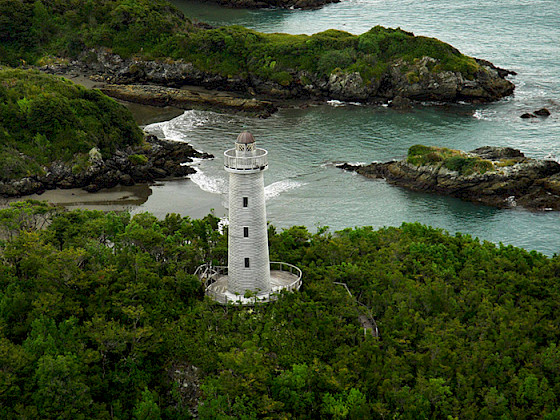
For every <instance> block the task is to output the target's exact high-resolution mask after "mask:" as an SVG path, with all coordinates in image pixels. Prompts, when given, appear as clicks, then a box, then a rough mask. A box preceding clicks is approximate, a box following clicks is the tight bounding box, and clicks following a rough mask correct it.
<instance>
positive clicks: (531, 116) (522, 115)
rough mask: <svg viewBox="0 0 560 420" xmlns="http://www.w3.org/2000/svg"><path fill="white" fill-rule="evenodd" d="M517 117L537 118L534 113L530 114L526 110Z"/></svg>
mask: <svg viewBox="0 0 560 420" xmlns="http://www.w3.org/2000/svg"><path fill="white" fill-rule="evenodd" d="M519 118H525V119H526V118H537V116H536V115H534V114H530V113H528V112H526V113H524V114H521V115H520V116H519Z"/></svg>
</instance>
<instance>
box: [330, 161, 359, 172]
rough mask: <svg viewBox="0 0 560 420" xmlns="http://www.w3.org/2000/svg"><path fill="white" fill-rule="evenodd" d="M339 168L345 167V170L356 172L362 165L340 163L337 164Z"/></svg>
mask: <svg viewBox="0 0 560 420" xmlns="http://www.w3.org/2000/svg"><path fill="white" fill-rule="evenodd" d="M335 166H336V167H337V168H340V169H344V170H345V171H350V172H354V171H357V170H358V168H360V165H351V164H350V163H340V164H337V165H335Z"/></svg>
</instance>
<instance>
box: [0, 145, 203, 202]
mask: <svg viewBox="0 0 560 420" xmlns="http://www.w3.org/2000/svg"><path fill="white" fill-rule="evenodd" d="M90 156H93V158H91V159H90V165H89V166H88V167H87V168H85V169H84V170H82V171H81V172H77V173H75V171H73V167H72V164H71V163H63V162H54V163H53V164H51V166H50V167H48V168H45V173H44V175H41V176H37V177H28V178H22V179H19V180H13V181H11V182H0V196H4V197H19V196H24V195H29V194H34V193H41V192H43V191H45V190H47V189H55V188H63V189H69V188H84V189H85V190H86V191H88V192H97V191H99V190H100V189H102V188H111V187H114V186H116V185H119V184H122V185H134V184H135V183H137V182H152V181H154V180H156V179H158V180H159V179H165V178H169V177H184V176H186V175H189V174H192V173H194V172H196V171H195V170H194V169H193V168H191V167H189V166H186V165H182V164H183V163H188V162H192V158H212V157H213V156H212V155H210V154H207V153H200V152H198V151H196V150H195V149H193V147H192V146H191V145H189V144H187V143H181V142H172V141H165V140H159V139H158V138H157V137H155V136H152V135H149V136H146V142H145V144H144V145H142V146H141V147H136V148H133V147H128V148H126V149H125V150H117V151H116V152H115V153H114V154H113V156H111V157H109V158H106V159H105V160H103V159H102V158H101V157H100V154H99V151H98V150H97V149H92V152H91V153H90Z"/></svg>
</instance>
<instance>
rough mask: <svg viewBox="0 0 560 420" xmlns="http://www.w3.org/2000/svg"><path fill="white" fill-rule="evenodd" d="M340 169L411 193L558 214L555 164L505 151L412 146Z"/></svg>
mask: <svg viewBox="0 0 560 420" xmlns="http://www.w3.org/2000/svg"><path fill="white" fill-rule="evenodd" d="M341 168H342V169H345V170H351V171H356V172H358V173H359V174H361V175H364V176H366V177H368V178H383V179H385V180H387V182H390V183H391V184H394V185H398V186H401V187H405V188H408V189H411V190H415V191H425V192H431V193H437V194H443V195H450V196H453V197H458V198H462V199H465V200H468V201H475V202H480V203H483V204H487V205H492V206H496V207H512V206H516V205H519V206H522V207H525V208H528V209H531V210H560V187H559V186H560V182H559V180H560V164H559V163H557V162H554V161H550V160H537V159H531V158H526V157H525V156H523V154H522V153H521V152H520V151H519V150H516V149H511V148H507V147H489V146H485V147H482V148H479V149H476V150H473V151H471V152H468V153H467V152H463V151H460V150H453V149H447V148H441V147H431V146H424V145H415V146H412V147H411V148H410V149H409V152H408V157H407V158H406V159H404V160H401V161H392V162H386V163H372V164H370V165H365V166H352V165H348V164H344V165H341Z"/></svg>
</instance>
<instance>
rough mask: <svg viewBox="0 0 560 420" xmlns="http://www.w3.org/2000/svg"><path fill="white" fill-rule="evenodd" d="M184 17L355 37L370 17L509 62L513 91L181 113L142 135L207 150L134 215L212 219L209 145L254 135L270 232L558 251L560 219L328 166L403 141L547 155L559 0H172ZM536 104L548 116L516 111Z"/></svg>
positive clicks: (397, 149)
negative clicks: (420, 229) (376, 231)
mask: <svg viewBox="0 0 560 420" xmlns="http://www.w3.org/2000/svg"><path fill="white" fill-rule="evenodd" d="M174 3H175V4H176V5H177V6H179V7H180V8H181V9H182V10H183V11H184V12H185V13H186V14H187V15H188V16H191V17H192V18H193V19H198V20H201V21H206V22H209V23H211V24H213V25H226V24H240V25H244V26H247V27H250V28H254V29H256V30H259V31H263V32H287V33H308V34H311V33H315V32H318V31H322V30H325V29H328V28H337V29H341V30H345V31H348V32H351V33H356V34H359V33H363V32H365V31H367V30H368V29H370V28H371V27H372V26H375V25H383V26H389V27H401V28H403V29H404V30H407V31H412V32H414V33H415V34H417V35H425V36H433V37H437V38H439V39H441V40H443V41H445V42H448V43H450V44H452V45H454V46H455V47H457V48H459V50H461V51H462V52H463V53H465V54H468V55H472V56H475V57H479V58H484V59H487V60H490V61H492V62H493V63H494V64H496V65H498V66H501V67H505V68H508V69H511V70H515V71H516V72H517V73H518V75H517V76H513V77H512V78H511V80H512V81H513V82H514V83H515V84H516V86H517V87H516V91H515V95H514V96H512V97H510V98H506V99H504V100H502V101H499V102H496V103H493V104H486V105H469V104H460V105H437V104H423V105H420V106H416V107H415V108H414V109H413V110H411V111H406V112H403V111H395V110H392V109H389V108H385V107H372V106H363V105H360V104H346V103H340V102H337V101H331V102H329V103H326V104H324V105H319V106H312V107H309V108H307V109H283V110H281V111H280V112H278V113H277V114H275V115H273V116H272V117H271V118H268V119H266V120H262V119H253V118H248V117H244V116H240V115H236V114H220V113H214V112H204V111H186V112H185V113H184V114H182V115H180V116H178V117H176V118H174V119H171V120H169V121H164V122H159V123H155V124H150V125H148V126H147V127H146V130H147V131H149V132H152V133H154V134H158V135H160V136H162V137H166V138H170V139H174V140H177V141H186V142H189V143H191V144H193V145H194V146H195V147H196V148H198V149H200V150H204V151H207V152H210V153H213V154H214V155H216V156H217V157H216V159H214V160H210V161H201V162H197V163H196V164H195V166H196V167H197V169H198V173H197V174H196V175H195V176H193V177H192V178H191V180H190V181H187V180H184V181H178V182H166V183H163V184H161V185H158V186H156V187H155V188H153V194H152V195H151V196H150V198H149V199H148V200H147V201H146V203H144V204H143V205H142V206H140V207H139V208H137V209H135V210H134V211H145V210H148V211H153V212H154V213H156V214H157V215H158V216H163V215H164V214H165V213H168V212H176V213H181V214H184V215H191V216H193V217H199V216H201V215H203V214H205V213H207V212H209V211H210V210H211V209H213V211H214V212H215V214H217V215H219V216H222V215H224V214H225V212H226V211H225V209H224V208H223V206H222V203H223V202H224V200H225V198H226V194H227V176H226V173H225V171H224V170H223V167H222V165H223V161H222V154H223V151H224V150H225V149H228V148H231V147H232V145H233V143H234V142H235V139H236V137H237V134H238V133H239V132H241V131H243V130H249V131H251V132H253V134H254V135H255V138H256V140H257V142H258V144H259V146H260V147H263V148H265V149H267V150H268V151H269V158H270V160H269V168H270V169H269V170H268V171H267V172H266V173H265V185H266V195H267V210H268V218H269V220H270V222H271V223H272V224H274V225H275V226H277V227H289V226H293V225H305V226H307V227H309V228H310V229H311V230H312V231H313V230H314V229H315V228H316V227H319V226H328V227H329V228H330V229H332V230H339V229H342V228H345V227H354V226H366V225H371V226H374V227H382V226H399V225H400V224H401V223H402V222H414V221H418V222H421V223H424V224H428V225H431V226H434V227H439V228H443V229H445V230H447V231H449V232H451V233H454V232H457V231H459V232H463V233H468V234H470V235H472V236H474V237H478V238H480V239H481V240H488V241H492V242H494V243H499V242H502V243H504V244H513V245H516V246H520V247H524V248H526V249H530V250H532V249H535V250H538V251H540V252H544V253H546V254H548V255H552V254H555V253H558V252H559V251H560V214H558V213H554V212H529V211H526V210H523V209H520V208H511V209H505V210H504V209H502V210H500V209H494V208H491V207H486V206H482V205H477V204H473V203H467V202H463V201H461V200H458V199H453V198H449V197H442V196H437V195H430V194H425V193H415V192H409V191H406V190H403V189H400V188H398V187H394V186H391V185H388V184H387V183H385V182H384V181H382V180H369V179H366V178H363V177H360V176H357V175H355V174H352V173H348V172H344V171H342V170H340V169H338V168H336V167H334V164H335V163H337V162H362V163H369V162H372V161H386V160H391V159H400V158H403V157H404V156H405V155H406V151H407V149H408V147H410V146H411V145H413V144H418V143H421V144H426V145H437V146H446V147H451V148H459V149H463V150H472V149H474V148H476V147H480V146H484V145H494V146H511V147H515V148H519V149H521V150H522V151H523V152H524V153H525V154H526V155H527V156H531V157H536V158H545V157H546V158H550V159H558V158H560V7H558V6H559V4H558V0H502V1H500V2H488V1H481V0H463V1H461V2H455V1H452V0H430V1H420V2H419V1H411V0H385V1H380V0H343V1H342V2H341V3H338V4H332V5H328V6H326V7H323V8H322V9H319V10H314V11H301V10H275V9H269V10H259V11H246V10H230V9H225V8H220V7H217V6H211V5H208V4H198V3H194V2H190V1H185V0H174ZM541 107H547V108H548V109H549V110H550V111H551V112H552V116H551V117H549V118H547V119H540V118H539V119H534V120H523V119H521V118H519V115H521V114H522V113H524V112H532V111H534V110H536V109H539V108H541Z"/></svg>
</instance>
